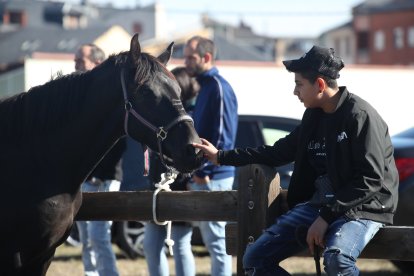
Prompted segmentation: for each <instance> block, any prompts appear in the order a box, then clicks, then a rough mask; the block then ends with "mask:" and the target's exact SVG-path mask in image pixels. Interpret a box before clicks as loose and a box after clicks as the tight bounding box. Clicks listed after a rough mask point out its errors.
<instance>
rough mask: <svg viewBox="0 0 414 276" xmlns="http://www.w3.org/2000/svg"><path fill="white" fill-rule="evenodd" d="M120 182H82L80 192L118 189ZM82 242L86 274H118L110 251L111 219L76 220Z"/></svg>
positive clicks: (114, 258)
mask: <svg viewBox="0 0 414 276" xmlns="http://www.w3.org/2000/svg"><path fill="white" fill-rule="evenodd" d="M119 187H120V182H119V181H116V180H107V181H105V182H103V184H101V185H92V184H91V183H89V182H84V183H83V184H82V192H108V191H118V190H119ZM76 223H77V225H78V229H79V238H80V240H81V242H82V262H83V267H84V270H85V275H86V276H99V275H100V276H113V275H114V276H118V275H119V274H118V269H117V267H116V257H115V254H114V252H113V251H112V243H111V224H112V222H111V221H77V222H76Z"/></svg>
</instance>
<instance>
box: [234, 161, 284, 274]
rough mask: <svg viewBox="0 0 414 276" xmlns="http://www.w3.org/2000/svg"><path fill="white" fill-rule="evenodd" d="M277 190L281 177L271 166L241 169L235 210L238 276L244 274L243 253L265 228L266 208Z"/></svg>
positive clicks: (249, 166) (276, 193)
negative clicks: (236, 210)
mask: <svg viewBox="0 0 414 276" xmlns="http://www.w3.org/2000/svg"><path fill="white" fill-rule="evenodd" d="M279 191H280V179H279V175H278V174H276V171H275V170H274V168H271V167H268V166H264V165H257V164H253V165H248V166H245V167H243V168H241V170H240V174H239V188H238V213H237V217H238V218H237V225H238V229H237V233H238V238H237V239H238V240H237V275H244V272H243V255H244V251H245V248H246V246H247V245H248V244H249V243H252V242H254V241H255V240H256V239H257V238H258V237H259V236H260V235H261V233H262V231H263V230H264V229H265V228H266V220H267V210H268V207H269V205H270V204H271V203H273V201H274V199H275V198H276V197H277V195H278V194H279Z"/></svg>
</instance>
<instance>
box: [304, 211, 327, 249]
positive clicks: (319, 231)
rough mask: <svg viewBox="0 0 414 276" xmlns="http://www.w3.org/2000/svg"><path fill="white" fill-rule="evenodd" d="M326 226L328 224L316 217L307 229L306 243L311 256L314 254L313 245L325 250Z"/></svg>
mask: <svg viewBox="0 0 414 276" xmlns="http://www.w3.org/2000/svg"><path fill="white" fill-rule="evenodd" d="M328 226H329V225H328V223H327V222H326V221H325V220H324V219H323V218H321V217H318V218H317V219H316V220H315V221H314V222H313V223H312V225H311V226H310V227H309V230H308V234H307V236H306V242H307V244H308V246H309V250H310V253H311V254H312V255H314V252H315V248H314V247H315V245H317V246H319V247H320V248H325V233H326V230H327V229H328Z"/></svg>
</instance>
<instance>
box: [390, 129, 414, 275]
mask: <svg viewBox="0 0 414 276" xmlns="http://www.w3.org/2000/svg"><path fill="white" fill-rule="evenodd" d="M391 140H392V144H393V146H394V158H395V163H396V165H397V169H398V173H399V177H400V185H399V201H398V208H397V213H396V215H395V217H394V225H403V226H414V200H413V196H414V127H412V128H409V129H407V130H405V131H403V132H401V133H399V134H396V135H394V136H392V137H391ZM393 263H394V264H395V265H396V266H397V267H398V268H399V269H400V270H401V271H402V272H405V273H407V275H408V274H410V273H412V272H413V271H414V262H406V261H393Z"/></svg>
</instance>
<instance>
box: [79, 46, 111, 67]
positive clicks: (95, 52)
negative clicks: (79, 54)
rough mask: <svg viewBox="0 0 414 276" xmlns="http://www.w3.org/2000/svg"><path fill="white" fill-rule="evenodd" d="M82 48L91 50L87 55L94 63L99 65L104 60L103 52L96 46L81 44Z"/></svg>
mask: <svg viewBox="0 0 414 276" xmlns="http://www.w3.org/2000/svg"><path fill="white" fill-rule="evenodd" d="M84 46H88V47H90V48H91V54H90V55H89V57H88V58H89V59H90V60H91V61H92V62H94V63H101V62H103V61H104V60H105V53H104V51H103V50H102V49H101V48H99V47H98V46H96V44H93V43H86V44H82V45H81V48H82V47H84Z"/></svg>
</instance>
